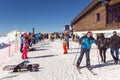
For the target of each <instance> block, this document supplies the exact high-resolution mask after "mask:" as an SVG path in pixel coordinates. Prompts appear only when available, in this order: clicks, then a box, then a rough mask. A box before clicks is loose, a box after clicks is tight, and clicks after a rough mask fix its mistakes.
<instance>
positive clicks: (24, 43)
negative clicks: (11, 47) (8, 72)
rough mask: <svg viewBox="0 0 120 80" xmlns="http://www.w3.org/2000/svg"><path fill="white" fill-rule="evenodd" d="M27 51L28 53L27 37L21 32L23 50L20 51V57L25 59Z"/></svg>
mask: <svg viewBox="0 0 120 80" xmlns="http://www.w3.org/2000/svg"><path fill="white" fill-rule="evenodd" d="M27 53H28V37H27V34H26V33H24V34H23V52H22V59H23V60H24V59H27V58H28V57H27Z"/></svg>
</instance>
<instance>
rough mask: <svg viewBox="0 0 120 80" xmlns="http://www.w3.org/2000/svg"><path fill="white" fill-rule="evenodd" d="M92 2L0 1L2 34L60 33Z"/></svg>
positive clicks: (0, 31) (0, 29)
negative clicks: (24, 32) (16, 31)
mask: <svg viewBox="0 0 120 80" xmlns="http://www.w3.org/2000/svg"><path fill="white" fill-rule="evenodd" d="M91 1H92V0H0V34H5V33H7V32H9V31H11V30H13V29H18V30H20V31H27V32H29V31H32V28H33V27H34V28H35V31H36V32H42V33H43V32H59V31H63V27H64V25H66V24H70V22H71V21H72V20H73V18H75V17H76V16H77V15H78V14H79V13H80V12H81V11H82V10H83V9H84V8H85V7H86V6H87V5H88V4H89V3H90V2H91Z"/></svg>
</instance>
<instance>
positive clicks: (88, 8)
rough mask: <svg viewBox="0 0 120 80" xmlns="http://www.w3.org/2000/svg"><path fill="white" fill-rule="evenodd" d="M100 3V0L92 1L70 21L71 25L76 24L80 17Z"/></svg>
mask: <svg viewBox="0 0 120 80" xmlns="http://www.w3.org/2000/svg"><path fill="white" fill-rule="evenodd" d="M98 3H100V0H93V1H92V2H91V3H90V4H89V5H88V6H87V7H86V8H85V9H84V10H83V11H82V12H80V13H79V14H78V15H77V16H76V17H75V18H74V19H73V20H72V21H71V24H74V23H76V22H77V21H78V20H79V19H80V18H81V17H83V16H84V15H85V14H86V13H87V12H88V11H90V9H92V8H93V7H94V6H95V5H96V4H98Z"/></svg>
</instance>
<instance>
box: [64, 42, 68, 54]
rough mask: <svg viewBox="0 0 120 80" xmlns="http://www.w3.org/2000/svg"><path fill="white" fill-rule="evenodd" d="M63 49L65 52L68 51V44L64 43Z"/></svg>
mask: <svg viewBox="0 0 120 80" xmlns="http://www.w3.org/2000/svg"><path fill="white" fill-rule="evenodd" d="M63 50H64V54H66V53H67V44H63Z"/></svg>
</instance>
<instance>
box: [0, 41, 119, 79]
mask: <svg viewBox="0 0 120 80" xmlns="http://www.w3.org/2000/svg"><path fill="white" fill-rule="evenodd" d="M34 47H35V48H36V49H37V51H31V52H29V53H28V57H29V61H30V63H39V64H40V69H39V72H19V73H10V71H2V67H4V66H5V65H8V64H18V63H20V62H21V61H22V60H21V53H20V52H17V53H16V54H14V55H12V56H11V57H9V58H7V59H6V60H5V61H4V62H3V63H2V64H0V80H119V79H120V64H114V61H113V59H112V57H111V55H110V51H109V49H108V50H107V63H106V64H103V63H100V57H99V54H98V49H97V47H96V45H95V44H93V45H92V49H91V52H90V59H91V66H92V67H93V71H94V72H95V73H96V74H97V75H96V76H95V75H93V74H92V73H90V72H89V71H88V70H87V69H86V68H85V67H84V66H85V64H86V61H85V56H84V58H83V60H82V63H81V67H83V68H82V69H81V72H82V74H79V72H78V71H77V69H76V68H75V66H74V65H73V64H74V60H77V58H78V56H79V54H80V45H79V44H78V43H76V42H73V41H71V40H70V49H69V50H68V54H63V49H62V42H61V40H55V41H54V42H51V41H50V40H45V41H41V42H39V43H38V44H36V45H34ZM76 56H77V58H76ZM75 62H76V61H75Z"/></svg>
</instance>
